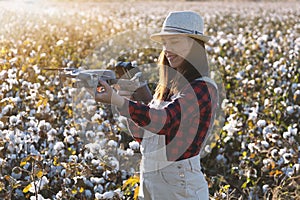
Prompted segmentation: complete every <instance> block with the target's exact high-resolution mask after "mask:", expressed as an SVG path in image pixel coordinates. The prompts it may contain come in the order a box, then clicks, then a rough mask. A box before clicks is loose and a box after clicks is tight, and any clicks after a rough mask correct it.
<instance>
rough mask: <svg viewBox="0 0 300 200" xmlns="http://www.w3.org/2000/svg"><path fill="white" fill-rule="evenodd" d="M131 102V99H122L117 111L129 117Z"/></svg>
mask: <svg viewBox="0 0 300 200" xmlns="http://www.w3.org/2000/svg"><path fill="white" fill-rule="evenodd" d="M131 103H133V102H132V101H130V100H128V99H124V104H123V106H122V107H120V108H119V107H118V108H117V109H118V111H119V113H120V114H121V115H122V116H124V117H130V108H129V106H130V104H131Z"/></svg>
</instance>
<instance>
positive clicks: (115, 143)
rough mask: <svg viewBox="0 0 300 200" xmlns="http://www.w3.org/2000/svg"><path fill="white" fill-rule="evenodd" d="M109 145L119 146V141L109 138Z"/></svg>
mask: <svg viewBox="0 0 300 200" xmlns="http://www.w3.org/2000/svg"><path fill="white" fill-rule="evenodd" d="M107 145H108V146H111V147H117V146H118V143H117V142H116V141H114V140H109V141H108V143H107Z"/></svg>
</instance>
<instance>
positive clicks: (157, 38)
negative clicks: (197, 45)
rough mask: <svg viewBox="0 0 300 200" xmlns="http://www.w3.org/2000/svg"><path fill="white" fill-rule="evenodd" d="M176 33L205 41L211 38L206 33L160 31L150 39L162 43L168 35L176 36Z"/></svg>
mask: <svg viewBox="0 0 300 200" xmlns="http://www.w3.org/2000/svg"><path fill="white" fill-rule="evenodd" d="M176 35H180V36H187V37H191V38H194V39H197V40H201V41H203V42H205V43H206V42H208V40H210V37H209V36H206V35H196V34H188V33H170V32H160V33H155V34H152V35H151V36H150V39H151V40H153V41H155V42H159V43H162V41H163V40H162V39H163V38H164V37H166V36H176Z"/></svg>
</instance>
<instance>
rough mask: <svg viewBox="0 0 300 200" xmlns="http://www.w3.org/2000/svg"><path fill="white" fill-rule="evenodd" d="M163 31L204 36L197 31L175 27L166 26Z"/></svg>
mask: <svg viewBox="0 0 300 200" xmlns="http://www.w3.org/2000/svg"><path fill="white" fill-rule="evenodd" d="M163 31H165V32H177V33H187V34H196V35H203V33H202V32H199V31H196V30H189V29H185V28H179V27H175V26H165V27H164V28H163Z"/></svg>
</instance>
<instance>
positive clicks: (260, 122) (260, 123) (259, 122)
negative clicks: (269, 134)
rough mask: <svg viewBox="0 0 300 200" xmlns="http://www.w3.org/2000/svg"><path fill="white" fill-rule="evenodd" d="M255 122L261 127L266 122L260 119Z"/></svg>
mask: <svg viewBox="0 0 300 200" xmlns="http://www.w3.org/2000/svg"><path fill="white" fill-rule="evenodd" d="M256 124H257V126H258V127H260V128H262V127H265V126H266V124H267V123H266V120H262V119H261V120H258V121H257V123H256Z"/></svg>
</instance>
